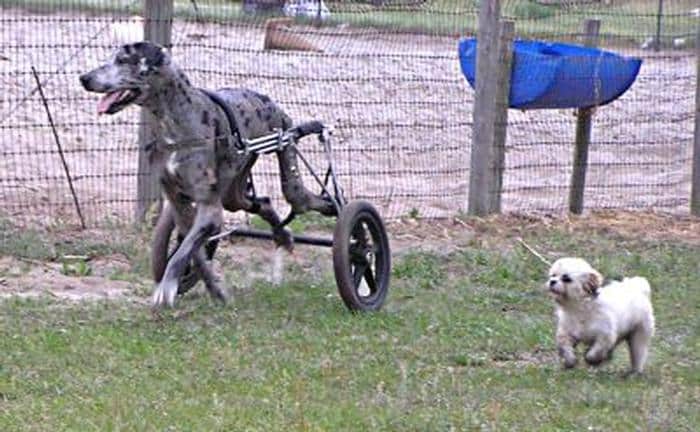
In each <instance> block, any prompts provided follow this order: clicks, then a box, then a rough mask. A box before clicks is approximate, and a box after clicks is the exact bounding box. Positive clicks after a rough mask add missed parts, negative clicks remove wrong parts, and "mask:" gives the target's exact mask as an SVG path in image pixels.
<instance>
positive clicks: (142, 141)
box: [135, 0, 173, 222]
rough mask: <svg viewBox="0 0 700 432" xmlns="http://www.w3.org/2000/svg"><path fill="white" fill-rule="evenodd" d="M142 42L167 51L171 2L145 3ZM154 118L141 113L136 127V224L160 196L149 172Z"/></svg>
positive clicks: (149, 0) (154, 176) (154, 177)
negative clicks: (144, 41)
mask: <svg viewBox="0 0 700 432" xmlns="http://www.w3.org/2000/svg"><path fill="white" fill-rule="evenodd" d="M143 15H144V17H143V18H144V28H143V34H144V39H146V40H148V41H151V42H155V43H157V44H160V45H163V46H164V47H166V48H168V49H169V48H170V45H171V34H172V24H173V0H144V5H143ZM157 131H158V128H157V127H156V126H155V119H154V118H153V116H152V115H151V114H150V113H149V112H148V111H146V110H145V109H142V110H141V117H140V126H139V161H138V173H137V177H136V215H135V216H136V221H137V222H143V220H144V217H145V215H146V212H147V211H148V209H149V207H150V206H151V205H152V204H153V203H154V202H156V201H158V199H159V196H160V187H159V185H158V176H157V173H156V172H154V171H153V170H152V166H151V163H150V160H149V156H150V153H149V152H147V151H145V146H146V144H148V143H150V142H152V141H153V140H154V139H157V138H158V137H157V134H158V132H157Z"/></svg>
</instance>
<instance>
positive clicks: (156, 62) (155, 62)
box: [134, 41, 169, 70]
mask: <svg viewBox="0 0 700 432" xmlns="http://www.w3.org/2000/svg"><path fill="white" fill-rule="evenodd" d="M134 49H136V50H137V52H138V53H139V55H140V56H141V64H142V65H143V66H144V67H145V68H147V69H148V70H155V69H157V68H159V67H161V66H163V65H164V64H167V63H168V61H169V56H168V53H167V52H166V51H165V48H163V47H162V46H161V45H158V44H154V43H153V42H147V41H146V42H137V43H135V44H134Z"/></svg>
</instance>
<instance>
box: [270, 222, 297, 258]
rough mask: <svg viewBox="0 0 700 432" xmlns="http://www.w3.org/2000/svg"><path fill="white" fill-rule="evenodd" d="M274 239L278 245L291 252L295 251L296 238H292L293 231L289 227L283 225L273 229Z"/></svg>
mask: <svg viewBox="0 0 700 432" xmlns="http://www.w3.org/2000/svg"><path fill="white" fill-rule="evenodd" d="M272 239H273V240H274V242H275V244H276V245H277V247H283V248H285V249H286V250H287V252H289V253H292V252H293V251H294V239H293V238H292V233H291V232H290V231H289V230H288V229H286V228H281V227H280V228H275V229H273V230H272Z"/></svg>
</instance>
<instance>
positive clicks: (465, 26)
mask: <svg viewBox="0 0 700 432" xmlns="http://www.w3.org/2000/svg"><path fill="white" fill-rule="evenodd" d="M19 3H21V7H23V8H26V9H28V10H32V11H39V12H54V11H64V12H67V11H71V10H72V11H81V12H91V13H119V14H134V13H139V12H140V10H141V7H142V4H141V1H140V0H137V1H134V2H128V1H115V0H107V1H104V0H61V1H60V2H59V4H58V5H57V4H56V2H55V1H53V0H26V1H22V2H18V1H17V0H0V7H17V6H18V4H19ZM197 5H198V12H195V10H194V8H193V7H192V4H191V2H190V1H188V0H176V1H175V14H176V16H177V17H179V18H190V19H191V18H195V17H197V18H199V19H203V20H213V21H257V22H260V19H261V18H260V17H251V16H248V15H246V14H244V13H243V12H242V10H241V7H240V2H235V1H227V0H198V1H197ZM329 7H330V8H331V11H332V12H333V15H332V19H331V20H330V24H332V25H334V24H343V23H344V24H351V25H353V26H358V27H375V28H383V29H389V30H392V31H397V32H421V33H431V34H445V35H472V34H475V33H476V29H477V22H478V1H476V0H433V1H430V2H428V3H427V4H426V5H425V6H423V7H421V8H419V9H413V10H410V9H409V10H401V9H400V8H393V9H392V8H390V9H387V8H380V9H373V8H371V7H369V6H367V5H366V4H365V5H360V6H358V5H352V4H348V3H347V2H345V3H338V2H332V1H331V2H329ZM695 7H697V1H696V0H675V1H673V2H668V1H667V2H665V7H664V15H663V18H662V33H661V35H662V38H663V39H664V40H665V41H666V42H668V41H670V40H671V39H672V38H674V37H687V38H688V43H687V46H692V44H693V37H692V36H693V35H695V34H696V32H697V21H698V20H697V18H695V17H692V16H690V15H688V14H687V13H688V12H689V11H690V10H691V9H693V8H695ZM501 9H502V11H501V13H502V16H503V17H504V18H505V19H513V20H515V21H516V33H517V35H518V36H519V37H525V38H528V37H534V38H547V39H564V40H568V39H574V38H575V36H576V35H577V34H579V33H580V32H581V28H582V26H583V20H584V19H587V18H597V19H600V20H601V22H602V26H601V34H602V35H603V36H602V43H604V44H606V45H619V44H630V43H631V44H639V43H640V42H641V41H643V40H645V39H646V38H647V37H650V36H653V35H655V34H656V26H657V12H658V0H634V1H614V2H612V5H604V4H602V3H599V2H591V3H588V4H582V5H577V6H574V7H569V8H567V7H561V6H556V5H555V6H545V5H541V4H539V3H536V2H534V1H532V0H511V1H505V2H502V6H501Z"/></svg>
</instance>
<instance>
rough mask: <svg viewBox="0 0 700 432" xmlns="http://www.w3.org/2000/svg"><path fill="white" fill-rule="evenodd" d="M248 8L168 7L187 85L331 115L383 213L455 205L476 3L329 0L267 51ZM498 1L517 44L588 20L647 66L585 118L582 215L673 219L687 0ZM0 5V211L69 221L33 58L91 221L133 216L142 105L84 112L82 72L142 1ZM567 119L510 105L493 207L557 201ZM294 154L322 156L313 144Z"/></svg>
mask: <svg viewBox="0 0 700 432" xmlns="http://www.w3.org/2000/svg"><path fill="white" fill-rule="evenodd" d="M246 3H248V4H247V5H245V4H242V2H240V1H203V0H197V1H192V0H176V1H175V18H174V20H173V31H172V47H171V49H172V55H173V58H174V61H175V62H176V63H177V64H178V65H179V66H180V67H181V68H182V70H183V71H184V72H185V73H186V74H187V75H188V76H189V78H190V80H191V81H192V82H193V83H195V84H196V85H198V86H201V87H207V88H212V89H216V88H219V87H238V86H242V87H249V88H253V89H256V90H258V91H260V92H262V93H266V94H268V95H269V96H271V97H272V98H273V99H275V100H276V101H278V103H279V104H280V105H281V106H282V107H283V108H284V109H285V110H286V111H287V112H288V113H289V114H290V115H291V116H292V118H294V119H295V121H301V120H307V119H318V120H322V121H323V122H325V123H326V124H329V125H332V126H333V127H334V129H335V142H334V145H335V153H334V157H335V161H336V162H335V163H336V168H337V169H338V170H339V173H340V181H341V183H342V185H343V187H344V189H345V192H346V194H347V195H348V197H349V198H352V199H357V198H361V199H367V200H369V201H371V202H373V203H374V204H375V205H377V206H378V207H379V208H380V209H381V213H382V215H383V216H385V217H386V218H395V217H400V216H403V215H407V214H412V215H419V216H422V217H429V218H430V217H447V216H452V215H455V214H456V213H458V212H460V211H464V210H466V203H467V193H468V189H469V187H468V182H469V162H470V148H471V135H472V111H473V105H474V91H473V89H472V88H471V87H470V86H469V85H468V83H467V81H466V79H465V77H464V76H463V75H462V72H461V70H460V66H459V61H458V57H457V45H458V42H459V40H460V39H461V38H462V37H473V36H475V34H476V29H477V15H478V1H469V0H394V1H392V0H383V1H326V2H325V5H326V6H327V7H328V10H329V12H330V16H329V17H328V19H327V20H325V21H323V22H322V23H321V24H320V25H318V23H316V22H314V20H313V19H298V20H296V21H294V22H293V23H288V24H285V25H284V26H283V29H282V30H281V32H282V33H283V34H284V35H287V36H289V35H291V36H293V37H295V38H300V39H303V41H304V42H305V43H308V44H309V45H312V46H313V47H314V48H317V50H314V51H299V50H288V51H283V50H277V49H265V48H264V40H265V34H266V32H265V28H266V24H267V25H268V26H269V22H270V21H269V19H270V16H268V15H258V14H254V13H250V12H246V11H245V10H247V6H249V3H251V1H246ZM252 3H256V2H252ZM257 3H268V4H270V3H275V2H273V1H272V2H271V1H269V0H268V1H267V2H263V1H258V2H257ZM277 3H282V2H277ZM501 3H502V15H503V17H504V18H509V19H513V20H515V22H516V35H517V37H520V38H526V39H527V38H537V39H544V40H550V41H568V42H581V36H582V34H581V33H582V28H583V21H584V20H585V19H587V18H597V19H600V20H601V22H602V27H601V39H600V44H601V47H603V48H606V49H609V50H612V51H616V52H619V53H621V54H624V55H630V56H636V57H639V58H641V59H642V60H643V63H642V68H641V71H640V74H639V76H638V78H637V80H636V82H635V83H634V84H633V85H632V87H631V88H630V90H629V91H628V92H626V93H625V94H624V95H623V96H622V97H621V98H620V99H618V100H616V101H614V102H613V103H611V104H609V105H606V106H603V107H599V108H598V109H597V110H596V112H595V115H594V117H593V119H594V120H593V133H592V143H591V148H590V154H589V170H588V175H587V182H586V190H585V207H586V208H587V209H600V208H615V209H654V210H658V211H666V212H676V213H687V212H688V197H689V195H690V177H691V173H690V171H691V158H692V146H693V127H694V126H693V125H694V121H695V120H694V116H695V89H696V87H695V86H696V85H697V84H696V76H695V75H696V61H697V59H696V57H695V52H696V51H695V49H694V43H695V35H696V33H697V31H698V30H697V29H698V26H699V23H700V16H699V15H700V10H699V9H698V6H697V2H696V0H692V1H684V0H675V1H673V2H662V4H661V8H660V7H659V6H660V2H659V1H658V0H654V1H646V0H638V1H618V0H613V1H555V0H547V1H545V0H542V1H526V0H513V1H504V2H501ZM273 6H274V5H273ZM0 8H1V9H0V12H1V13H2V17H1V18H0V24H1V25H0V85H1V86H2V92H1V94H0V142H2V149H1V150H0V198H1V199H2V202H3V204H2V206H1V207H0V217H2V218H7V219H12V220H14V221H24V222H26V223H28V224H40V225H51V224H76V223H78V221H79V220H78V217H77V213H76V210H75V204H74V200H73V197H72V196H71V192H70V188H69V185H68V182H67V174H66V172H65V170H64V169H63V166H62V164H61V159H60V155H59V150H58V147H57V144H56V142H55V140H54V136H53V132H52V130H51V126H50V124H49V121H48V118H47V115H46V112H45V110H44V105H43V104H42V100H41V98H40V95H39V92H38V89H37V85H36V83H35V81H34V77H33V76H32V72H31V69H32V67H34V68H36V70H37V71H38V76H39V79H40V81H41V86H42V88H43V90H44V93H45V94H46V96H47V104H48V107H49V109H50V110H51V114H52V115H53V118H54V122H55V124H56V127H57V134H58V136H59V138H60V144H61V146H62V149H63V153H64V155H65V158H66V164H67V166H68V173H69V175H70V176H71V179H72V181H73V185H74V187H75V190H76V195H77V196H76V198H77V201H78V203H79V205H80V207H81V209H82V212H83V214H84V216H85V219H86V222H87V224H88V225H90V226H100V225H106V224H113V223H117V224H120V223H126V222H128V221H130V220H132V216H133V214H134V208H135V206H136V204H137V203H136V179H137V177H138V176H139V175H148V173H141V174H139V173H138V171H137V160H138V152H139V150H138V144H137V138H138V128H139V113H138V109H136V108H130V109H127V110H124V111H122V112H120V113H119V114H117V115H115V116H98V115H97V114H96V104H97V100H96V99H97V97H96V96H95V95H92V94H89V93H86V92H85V91H83V90H82V89H81V87H80V85H79V82H78V76H79V75H80V74H81V73H83V72H85V71H87V70H89V69H91V68H93V67H95V66H97V65H99V64H100V63H101V62H104V61H106V60H107V59H108V58H109V57H110V55H111V53H112V52H113V51H114V49H115V47H117V46H119V45H121V44H124V43H127V42H132V41H136V40H140V39H142V37H143V30H142V29H143V20H142V18H141V17H142V16H143V10H142V8H143V4H142V1H140V0H133V1H105V0H60V1H49V0H28V1H11V0H0ZM537 78H538V77H536V76H533V77H532V79H533V80H534V79H537ZM572 79H575V78H572ZM575 122H576V117H575V115H574V112H573V110H571V109H566V110H530V111H524V112H521V111H518V110H510V111H509V117H508V135H507V144H506V159H505V170H504V182H503V190H502V193H503V195H502V197H503V198H502V203H503V210H504V211H518V212H525V213H527V212H553V213H558V212H562V211H565V209H566V208H567V198H568V188H569V181H570V180H569V178H570V175H571V171H572V159H573V155H572V153H573V142H574V135H575ZM301 148H302V150H303V151H305V152H307V153H308V154H309V156H310V158H311V159H312V160H313V161H315V163H316V164H318V165H319V166H320V165H322V163H323V159H324V157H323V155H322V154H321V153H320V151H319V150H320V149H319V148H318V146H316V145H314V143H313V142H310V143H309V144H306V143H305V142H304V143H302V144H301ZM255 177H256V183H257V184H256V187H257V189H258V193H259V194H261V195H268V196H271V197H273V198H274V199H275V202H276V203H277V204H279V205H280V206H283V205H284V203H283V202H282V200H281V198H280V197H281V193H280V190H279V189H280V188H279V179H278V175H277V169H276V161H275V160H274V158H273V157H270V158H267V159H263V160H261V161H260V162H259V163H258V166H257V167H256V169H255ZM307 181H308V182H309V183H310V182H311V179H310V178H307Z"/></svg>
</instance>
